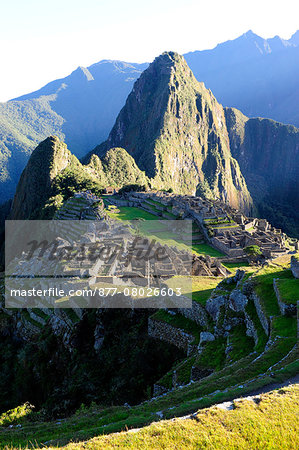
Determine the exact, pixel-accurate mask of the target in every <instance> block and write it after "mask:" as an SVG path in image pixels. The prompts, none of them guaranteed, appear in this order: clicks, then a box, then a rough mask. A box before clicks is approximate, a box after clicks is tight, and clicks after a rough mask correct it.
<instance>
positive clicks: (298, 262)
mask: <svg viewBox="0 0 299 450" xmlns="http://www.w3.org/2000/svg"><path fill="white" fill-rule="evenodd" d="M291 271H292V274H293V275H294V277H295V278H299V257H298V256H292V257H291Z"/></svg>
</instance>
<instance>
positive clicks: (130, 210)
mask: <svg viewBox="0 0 299 450" xmlns="http://www.w3.org/2000/svg"><path fill="white" fill-rule="evenodd" d="M118 209H119V212H118V213H114V212H112V211H106V212H107V214H108V215H109V217H111V218H112V219H117V220H123V221H126V220H136V219H142V220H141V221H140V225H139V229H140V232H141V233H142V234H145V235H146V236H147V237H148V238H153V239H156V240H160V241H161V242H163V243H164V244H166V245H169V246H176V247H178V248H181V249H184V250H190V246H189V245H187V244H186V243H185V242H184V241H180V240H179V239H178V238H177V236H176V234H175V233H172V232H171V231H170V230H168V229H167V228H166V227H165V231H161V228H163V225H162V222H163V219H162V218H161V217H158V216H155V215H154V214H151V213H150V212H147V211H144V210H143V209H140V208H135V207H129V206H120V207H118ZM175 218H176V217H175V216H174V215H172V217H170V216H169V219H173V220H174V219H175ZM153 220H155V221H156V222H157V221H159V222H157V224H155V223H153V222H152V221H153ZM146 221H148V223H146ZM155 230H157V232H155ZM192 251H193V252H194V253H196V254H198V255H210V256H213V257H223V256H224V255H223V253H221V252H219V251H218V250H216V249H214V248H213V247H211V246H210V245H208V244H196V243H194V244H192Z"/></svg>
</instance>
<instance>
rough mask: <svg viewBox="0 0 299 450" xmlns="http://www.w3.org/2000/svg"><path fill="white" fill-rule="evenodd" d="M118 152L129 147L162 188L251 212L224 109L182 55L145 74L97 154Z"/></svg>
mask: <svg viewBox="0 0 299 450" xmlns="http://www.w3.org/2000/svg"><path fill="white" fill-rule="evenodd" d="M113 147H121V148H124V149H125V150H126V151H127V152H128V153H129V154H130V155H131V156H132V157H133V158H134V160H135V161H136V163H137V166H138V167H139V168H140V169H141V170H144V171H145V173H146V175H147V176H148V177H150V178H151V183H152V187H154V188H156V189H162V188H163V189H169V188H172V189H174V190H175V191H176V192H179V193H184V194H186V193H189V194H192V193H193V194H195V193H196V192H197V191H200V192H201V194H202V195H206V196H210V197H211V198H216V197H218V198H220V199H222V200H223V201H227V202H228V203H230V204H231V205H232V206H235V207H237V208H241V209H243V210H246V211H248V210H249V208H250V204H251V199H250V195H249V193H248V191H247V188H246V183H245V181H244V179H243V177H242V175H241V173H240V169H239V166H238V163H237V162H236V161H235V160H233V159H232V158H231V154H230V150H229V140H228V134H227V130H226V125H225V116H224V111H223V108H222V106H221V105H219V104H218V103H217V101H216V99H215V97H214V96H213V94H212V93H211V91H209V90H207V89H206V88H205V87H204V85H203V83H200V82H198V81H197V80H196V79H195V77H194V75H193V73H192V72H191V70H190V68H189V67H188V65H187V63H186V61H185V59H184V57H182V56H180V55H179V54H178V53H176V52H164V53H162V54H161V55H160V56H158V57H157V58H156V59H155V60H154V61H153V62H152V63H151V64H150V66H149V67H148V69H146V70H145V71H144V72H143V73H142V74H141V76H140V78H139V79H138V80H137V81H136V82H135V84H134V87H133V90H132V92H131V93H130V95H129V97H128V98H127V101H126V104H125V106H124V107H123V109H122V110H121V111H120V113H119V115H118V117H117V119H116V122H115V125H114V127H113V128H112V130H111V132H110V134H109V137H108V140H107V141H106V142H105V143H103V144H101V145H100V146H99V147H97V148H96V149H95V153H97V154H98V155H99V156H103V155H104V154H105V152H108V153H109V151H110V152H111V150H109V149H111V148H113ZM108 153H107V154H108ZM112 155H113V154H111V156H112Z"/></svg>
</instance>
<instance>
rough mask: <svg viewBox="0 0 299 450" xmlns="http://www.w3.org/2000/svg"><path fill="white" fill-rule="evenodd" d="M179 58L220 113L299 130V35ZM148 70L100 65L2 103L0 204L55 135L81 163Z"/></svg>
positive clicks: (253, 39)
mask: <svg viewBox="0 0 299 450" xmlns="http://www.w3.org/2000/svg"><path fill="white" fill-rule="evenodd" d="M185 59H186V61H187V63H188V65H189V67H190V68H191V70H192V71H193V73H194V75H195V77H196V78H197V79H198V80H199V81H203V82H204V83H205V85H206V87H207V88H210V89H211V90H212V92H213V94H214V95H215V97H216V98H217V101H218V102H220V103H222V104H223V105H224V106H228V107H236V108H237V109H239V110H241V111H242V112H243V113H244V114H246V115H247V116H248V117H256V116H260V117H270V118H273V119H275V120H279V121H281V122H284V123H291V124H294V125H297V126H298V125H299V111H298V106H297V105H298V104H299V81H298V80H299V31H297V32H296V33H295V34H294V35H293V36H292V37H291V38H290V39H289V40H283V39H281V38H279V37H278V36H275V37H274V38H272V39H263V38H261V37H259V36H257V35H256V34H254V33H253V32H252V31H249V32H247V33H245V34H243V35H242V36H240V37H239V38H237V39H235V40H232V41H227V42H224V43H222V44H219V45H218V46H217V47H215V48H214V49H211V50H204V51H197V52H191V53H187V54H186V55H185ZM147 67H148V64H147V63H144V64H134V63H125V62H121V61H110V60H104V61H100V62H99V63H96V64H93V65H92V66H90V67H88V68H84V67H78V68H77V69H76V70H75V71H74V72H72V73H71V74H70V75H69V76H68V77H65V78H63V79H60V80H55V81H53V82H51V83H48V84H47V85H46V86H44V87H43V88H41V89H39V90H37V91H35V92H32V93H30V94H27V95H23V96H21V97H18V98H17V99H14V100H11V101H9V102H6V103H1V104H0V202H1V201H5V200H7V199H9V198H12V197H13V194H14V192H15V188H16V185H17V182H18V179H19V177H20V174H21V172H22V170H23V168H24V167H25V165H26V162H27V161H28V158H29V155H30V154H31V152H32V151H33V149H34V148H35V147H36V146H37V145H38V143H39V142H41V141H42V140H43V139H45V138H46V137H48V136H50V135H52V134H54V135H56V136H58V137H59V138H60V139H62V140H64V141H65V142H66V144H67V145H68V148H69V149H70V150H71V151H72V152H73V153H74V154H75V155H76V156H78V157H82V156H83V155H84V154H86V153H87V152H88V151H90V150H91V149H92V148H94V147H95V146H96V145H98V144H99V143H100V142H103V141H104V140H105V139H106V138H107V136H108V134H109V131H110V130H111V128H112V126H113V123H114V121H115V119H116V117H117V114H118V113H119V111H120V109H121V108H122V106H123V105H124V103H125V100H126V98H127V95H128V94H129V92H130V91H131V89H132V87H133V83H134V81H135V80H136V79H137V78H138V77H139V76H140V74H141V73H142V71H143V70H144V69H146V68H147Z"/></svg>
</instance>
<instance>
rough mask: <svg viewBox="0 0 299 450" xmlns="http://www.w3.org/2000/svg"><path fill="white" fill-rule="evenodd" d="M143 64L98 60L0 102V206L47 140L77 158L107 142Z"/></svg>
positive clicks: (12, 192) (143, 66)
mask: <svg viewBox="0 0 299 450" xmlns="http://www.w3.org/2000/svg"><path fill="white" fill-rule="evenodd" d="M146 66H147V64H128V63H124V62H121V61H100V62H99V63H97V64H93V65H92V66H90V67H89V68H85V67H78V69H76V70H75V71H74V72H73V73H72V74H71V75H69V76H67V77H66V78H63V79H60V80H56V81H53V82H51V83H49V84H47V85H46V86H44V87H43V88H42V89H40V90H39V91H36V92H33V93H31V94H28V95H24V96H22V97H20V98H18V99H15V100H12V101H9V102H6V103H0V203H1V202H3V201H4V200H7V199H9V198H11V197H12V196H13V195H14V192H15V188H16V185H17V182H18V179H19V177H20V175H21V172H22V170H23V169H24V167H25V165H26V162H27V161H28V159H29V156H30V154H31V152H32V151H33V150H34V148H35V147H36V146H37V145H38V143H39V142H40V141H42V140H44V139H45V138H46V137H48V136H50V135H53V134H54V135H56V136H59V137H60V138H61V139H63V140H64V141H65V142H66V144H67V145H68V147H69V148H70V150H71V151H72V152H73V153H74V154H75V155H76V156H79V157H81V156H83V155H84V154H85V153H86V152H87V151H89V150H90V149H92V148H93V147H94V146H95V145H97V144H98V143H99V142H101V141H103V140H104V139H106V137H107V135H108V133H109V131H110V129H111V127H112V125H113V122H114V120H115V118H116V116H117V114H118V112H119V110H120V108H121V107H122V106H123V104H124V102H125V100H126V97H127V95H128V94H129V92H130V89H131V88H132V85H133V82H134V81H135V80H136V78H137V77H138V76H139V75H140V74H141V72H142V70H143V69H144V68H145V67H146Z"/></svg>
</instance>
